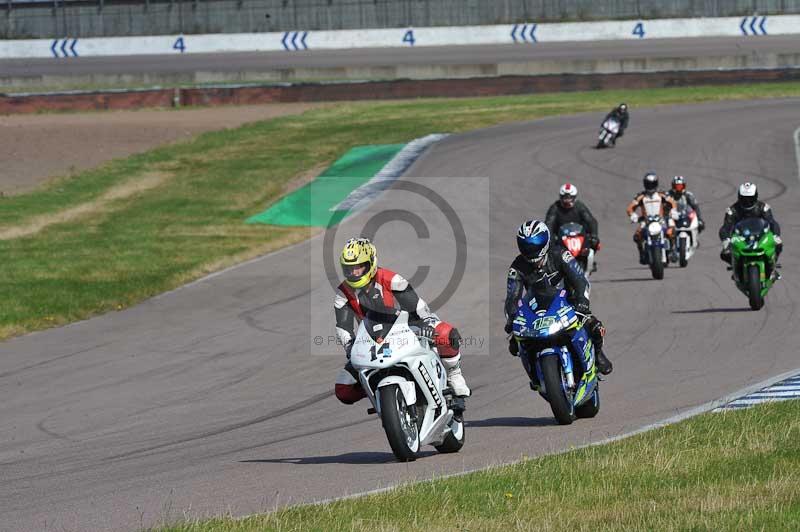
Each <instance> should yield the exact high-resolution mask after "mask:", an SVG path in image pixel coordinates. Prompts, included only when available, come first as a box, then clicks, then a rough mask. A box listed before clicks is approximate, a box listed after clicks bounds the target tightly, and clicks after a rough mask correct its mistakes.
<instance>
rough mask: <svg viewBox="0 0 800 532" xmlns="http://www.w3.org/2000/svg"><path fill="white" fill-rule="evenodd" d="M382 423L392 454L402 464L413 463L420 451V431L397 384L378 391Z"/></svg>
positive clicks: (383, 387)
mask: <svg viewBox="0 0 800 532" xmlns="http://www.w3.org/2000/svg"><path fill="white" fill-rule="evenodd" d="M378 393H379V395H380V400H381V421H382V422H383V430H384V431H385V432H386V438H387V439H388V440H389V446H390V447H391V448H392V452H393V453H394V455H395V456H396V457H397V459H398V460H400V461H401V462H413V461H414V460H416V459H417V451H419V429H418V428H417V423H416V421H415V420H414V419H413V417H412V416H411V410H410V408H409V406H408V405H407V404H406V399H405V396H404V395H403V392H402V391H401V390H400V387H399V386H398V385H396V384H390V385H388V386H382V387H381V388H379V389H378Z"/></svg>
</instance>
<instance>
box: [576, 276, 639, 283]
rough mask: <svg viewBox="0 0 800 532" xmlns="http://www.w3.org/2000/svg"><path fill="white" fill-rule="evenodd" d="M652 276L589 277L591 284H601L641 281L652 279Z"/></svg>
mask: <svg viewBox="0 0 800 532" xmlns="http://www.w3.org/2000/svg"><path fill="white" fill-rule="evenodd" d="M652 280H653V278H652V277H627V278H625V279H600V280H594V279H589V281H590V282H591V283H592V284H602V283H639V282H643V281H652Z"/></svg>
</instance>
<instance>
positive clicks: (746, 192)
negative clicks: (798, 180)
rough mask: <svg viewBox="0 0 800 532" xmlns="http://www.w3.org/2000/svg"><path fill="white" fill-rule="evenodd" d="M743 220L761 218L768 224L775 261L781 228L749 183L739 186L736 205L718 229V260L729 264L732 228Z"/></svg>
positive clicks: (731, 208)
mask: <svg viewBox="0 0 800 532" xmlns="http://www.w3.org/2000/svg"><path fill="white" fill-rule="evenodd" d="M745 218H762V219H763V220H765V221H766V222H767V223H769V227H770V230H771V231H772V233H773V234H774V235H775V260H776V261H777V260H778V257H779V256H780V254H781V251H783V240H781V226H780V225H778V222H777V221H775V217H774V216H773V215H772V209H771V208H770V206H769V204H768V203H765V202H763V201H759V199H758V187H756V185H755V183H752V182H750V181H748V182H746V183H742V184H741V185H739V193H738V197H737V199H736V203H734V204H733V205H731V206H730V207H728V210H726V211H725V221H724V222H723V224H722V227H720V228H719V239H720V240H721V241H722V252H720V254H719V257H720V259H722V260H723V261H725V262H727V263H728V264H730V263H731V233H732V232H733V226H734V225H736V224H737V223H738V222H740V221H742V220H744V219H745ZM776 275H777V272H776ZM778 277H779V276H778Z"/></svg>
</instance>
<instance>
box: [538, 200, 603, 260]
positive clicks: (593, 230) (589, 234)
mask: <svg viewBox="0 0 800 532" xmlns="http://www.w3.org/2000/svg"><path fill="white" fill-rule="evenodd" d="M544 223H545V224H547V228H548V229H550V234H551V235H553V236H554V237H556V238H558V236H559V234H558V232H559V230H560V229H561V226H562V225H564V224H568V223H577V224H580V225H582V226H583V229H584V230H585V231H586V242H588V243H589V244H590V247H591V248H592V249H596V248H597V243H598V242H599V241H600V239H599V237H598V236H597V220H595V218H594V216H592V213H591V211H590V210H589V207H587V206H586V205H585V204H584V203H583V202H581V201H578V200H576V201H575V205H573V206H572V207H570V208H569V209H565V208H564V206H563V205H561V201H556V202H555V203H553V204H552V205H550V208H549V209H547V216H546V217H545V219H544Z"/></svg>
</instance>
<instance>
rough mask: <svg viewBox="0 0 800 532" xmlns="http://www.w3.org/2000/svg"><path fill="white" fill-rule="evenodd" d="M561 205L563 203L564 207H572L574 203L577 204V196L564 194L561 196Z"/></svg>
mask: <svg viewBox="0 0 800 532" xmlns="http://www.w3.org/2000/svg"><path fill="white" fill-rule="evenodd" d="M561 205H563V206H564V207H572V206H573V205H575V198H574V197H573V196H570V195H568V194H564V195H563V196H561Z"/></svg>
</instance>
